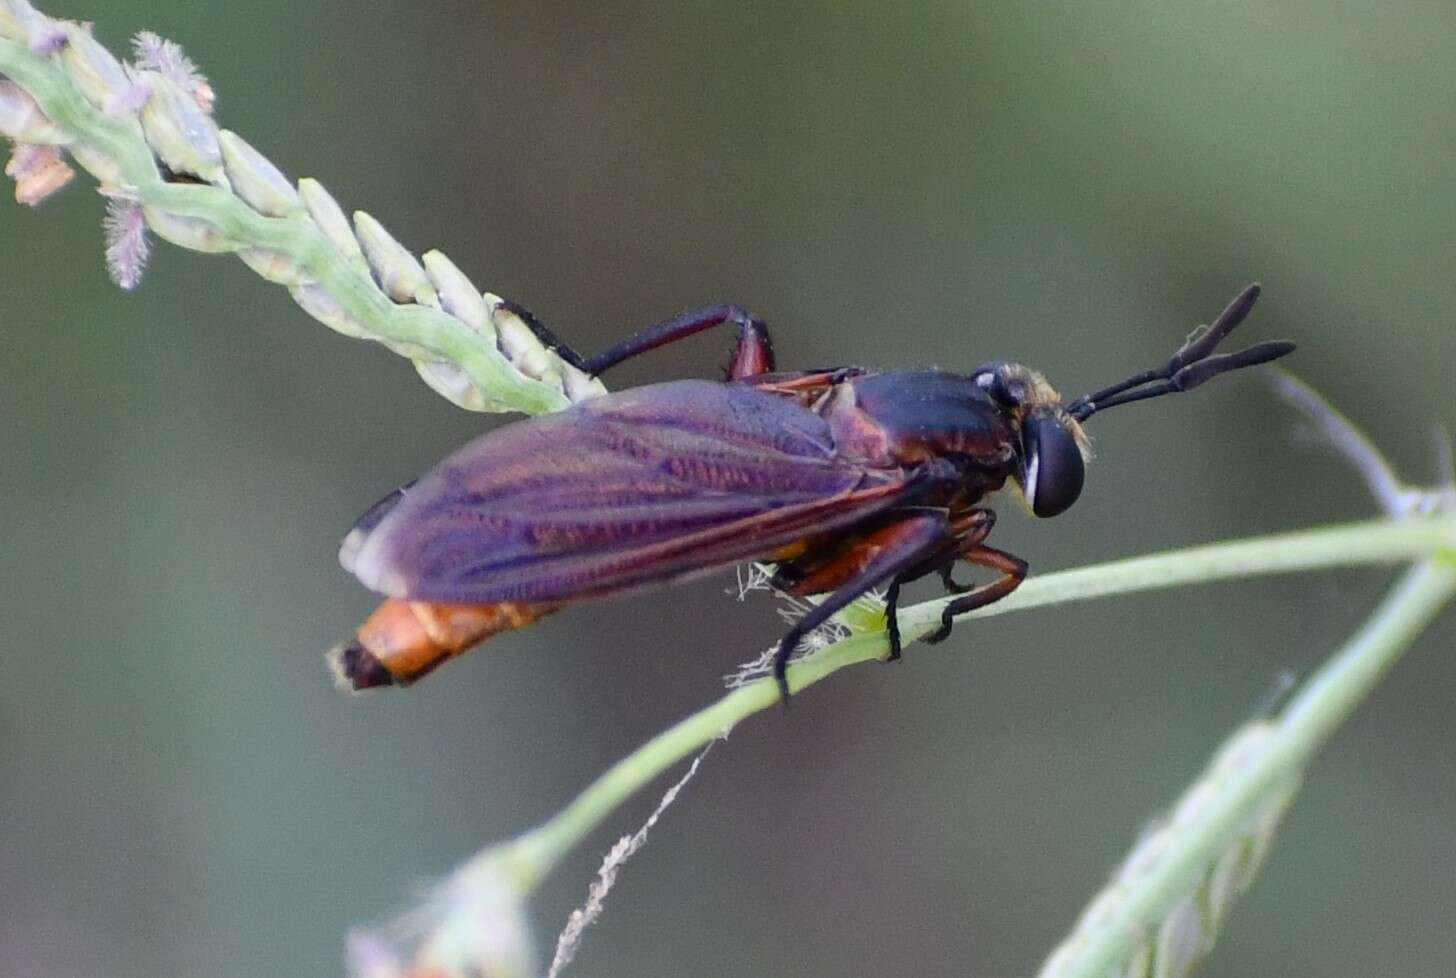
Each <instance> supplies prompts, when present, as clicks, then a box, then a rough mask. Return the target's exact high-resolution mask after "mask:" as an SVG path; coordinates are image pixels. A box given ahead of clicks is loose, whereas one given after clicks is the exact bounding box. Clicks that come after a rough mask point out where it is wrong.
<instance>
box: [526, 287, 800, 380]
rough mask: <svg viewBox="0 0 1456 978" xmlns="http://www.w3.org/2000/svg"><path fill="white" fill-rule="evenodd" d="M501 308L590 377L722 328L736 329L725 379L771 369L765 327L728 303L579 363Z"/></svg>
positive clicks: (544, 330)
mask: <svg viewBox="0 0 1456 978" xmlns="http://www.w3.org/2000/svg"><path fill="white" fill-rule="evenodd" d="M505 307H506V308H507V309H509V310H510V311H511V312H513V313H515V314H516V315H517V316H520V317H521V320H522V321H523V322H524V323H525V324H526V325H527V326H529V327H530V328H531V332H533V333H535V334H536V336H537V338H538V339H540V340H541V342H542V343H545V344H546V345H547V346H549V347H551V348H552V349H554V350H555V351H556V352H557V354H558V355H559V356H560V357H561V359H563V360H565V361H566V362H567V363H569V364H571V365H572V366H573V367H576V368H577V369H578V370H583V371H585V372H586V373H589V374H591V375H592V376H593V377H595V376H596V375H597V374H600V373H602V372H603V371H605V370H608V369H610V368H611V367H615V366H616V365H617V364H619V363H621V362H622V361H623V360H630V359H631V358H632V357H635V356H637V355H638V354H640V353H646V352H647V351H648V350H655V349H657V348H658V347H659V346H666V345H667V344H668V343H673V342H676V341H677V340H680V339H684V338H686V337H688V336H692V335H693V334H694V333H701V332H702V331H703V330H705V329H712V328H713V327H714V326H723V325H725V324H728V323H732V324H733V325H734V326H736V327H738V343H737V345H736V346H734V348H733V359H732V361H731V362H730V363H729V364H728V379H729V380H740V379H742V378H744V377H752V376H755V375H757V374H766V373H772V372H773V369H774V354H773V342H772V341H771V340H770V339H769V335H768V327H767V326H766V325H764V322H763V320H761V319H756V318H754V317H753V316H751V315H749V313H748V311H747V310H745V309H743V308H741V307H739V306H735V305H731V304H728V303H723V304H720V305H716V306H705V307H704V308H702V309H693V310H691V311H689V312H685V313H681V314H680V315H677V316H674V317H672V318H671V319H668V320H664V321H663V322H660V323H657V324H656V325H653V326H648V327H647V328H646V329H644V330H642V331H641V332H638V333H634V334H633V335H631V336H629V337H627V338H626V339H625V340H623V341H622V342H620V343H618V344H617V345H616V346H614V347H611V348H610V349H606V350H603V351H602V352H601V353H598V354H597V355H596V356H594V357H583V356H582V355H581V354H579V353H577V352H576V351H575V350H573V349H572V348H571V347H569V346H567V345H566V344H565V343H563V342H561V340H560V338H559V337H557V335H556V334H555V333H554V332H553V331H552V330H551V329H550V328H549V327H548V326H547V325H546V324H545V323H543V322H541V320H539V319H537V318H536V317H535V315H533V314H532V313H531V311H530V310H529V309H527V308H525V307H524V306H522V305H520V304H519V303H516V302H512V301H511V300H509V299H507V300H505Z"/></svg>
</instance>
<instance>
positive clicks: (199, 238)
mask: <svg viewBox="0 0 1456 978" xmlns="http://www.w3.org/2000/svg"><path fill="white" fill-rule="evenodd" d="M142 211H143V212H144V213H145V214H146V215H147V225H148V226H149V227H151V229H152V230H153V231H155V232H156V233H157V237H159V238H161V239H162V240H163V241H170V242H172V244H174V245H177V246H178V247H179V248H188V249H190V250H192V251H203V252H208V253H211V254H216V253H218V252H224V251H236V250H237V248H238V245H237V242H235V241H232V240H230V239H229V238H228V237H227V235H225V234H223V233H222V232H221V231H219V230H218V229H217V228H216V227H214V226H213V225H212V224H209V223H208V222H207V221H204V220H203V219H202V218H200V217H179V216H177V215H175V214H168V213H167V212H166V211H162V210H158V209H157V208H155V207H151V206H147V205H143V207H142Z"/></svg>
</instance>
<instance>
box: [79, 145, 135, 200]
mask: <svg viewBox="0 0 1456 978" xmlns="http://www.w3.org/2000/svg"><path fill="white" fill-rule="evenodd" d="M66 149H67V151H69V152H70V154H71V157H72V159H74V160H75V161H76V162H77V163H80V164H81V166H82V167H83V168H85V170H86V172H87V173H89V174H91V175H92V176H93V177H95V178H96V182H97V183H99V184H101V187H100V190H101V192H102V193H103V194H104V193H106V192H107V190H108V188H110V189H115V188H118V187H121V186H122V185H123V184H124V183H125V182H126V181H125V180H124V179H123V178H122V175H121V164H120V163H118V162H117V161H116V158H115V157H114V156H108V155H107V154H106V153H105V152H103V151H102V150H99V149H97V148H96V147H94V146H92V145H91V144H90V143H72V144H71V145H70V146H67V147H66Z"/></svg>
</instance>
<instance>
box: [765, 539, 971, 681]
mask: <svg viewBox="0 0 1456 978" xmlns="http://www.w3.org/2000/svg"><path fill="white" fill-rule="evenodd" d="M873 538H874V540H875V541H876V545H875V546H873V547H867V546H864V545H861V546H860V547H857V548H855V549H854V550H852V551H850V552H849V553H847V554H845V555H844V556H843V558H841V560H840V561H837V562H836V564H837V565H851V564H852V565H853V566H855V568H856V572H855V573H854V574H853V575H852V576H850V577H849V579H848V580H845V581H843V583H841V584H839V585H838V586H837V587H836V589H835V591H834V592H833V593H832V594H830V595H829V596H828V597H827V598H825V599H824V600H823V601H822V602H820V603H819V604H817V605H815V606H814V607H813V608H812V609H810V611H809V613H808V614H807V615H805V616H804V617H803V619H801V620H800V621H798V622H797V623H796V624H795V625H794V627H793V628H791V629H789V633H788V634H787V635H785V636H784V639H783V641H782V642H780V643H779V648H778V652H777V653H776V654H775V655H774V681H775V682H777V683H778V684H779V693H780V694H781V695H782V696H783V699H784V702H785V703H787V702H788V701H789V684H788V680H787V679H786V678H785V670H786V669H787V668H788V664H789V656H790V655H792V654H793V652H794V649H796V648H797V647H798V645H799V640H800V639H802V638H803V637H804V636H805V635H807V634H809V633H810V632H812V631H813V630H814V629H816V628H818V627H819V626H820V625H822V624H824V623H825V622H826V621H828V620H829V619H830V617H831V616H833V615H834V614H835V613H836V612H838V611H839V610H840V609H842V608H844V607H845V606H846V605H848V604H849V603H850V602H851V601H853V600H854V599H855V598H857V597H859V596H860V595H861V594H864V593H865V592H866V591H868V590H870V588H873V587H877V586H879V585H880V584H882V583H884V582H885V581H890V582H891V587H894V586H895V584H894V582H896V581H898V580H900V578H901V575H902V574H904V573H905V572H906V571H909V570H911V569H912V568H915V567H919V566H922V565H923V564H924V563H925V561H926V560H927V559H929V558H930V557H931V556H932V555H934V554H935V553H937V552H938V551H940V550H941V549H942V548H943V547H944V546H945V544H946V523H945V519H944V516H943V515H934V514H930V513H926V514H925V515H917V516H911V517H910V518H908V519H905V520H902V521H900V522H898V523H893V524H891V525H890V526H887V527H884V528H882V529H881V530H879V531H877V532H876V533H875V534H874V537H873ZM835 576H836V577H837V576H839V575H838V574H837V573H836V574H835ZM826 579H827V578H826ZM897 596H898V592H897ZM892 634H893V635H894V636H896V637H898V635H899V630H898V628H896V630H895V631H894V632H893V633H892Z"/></svg>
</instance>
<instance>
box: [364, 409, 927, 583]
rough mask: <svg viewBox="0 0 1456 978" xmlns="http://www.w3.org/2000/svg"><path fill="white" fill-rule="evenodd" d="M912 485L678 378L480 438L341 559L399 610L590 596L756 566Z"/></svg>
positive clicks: (795, 423)
mask: <svg viewBox="0 0 1456 978" xmlns="http://www.w3.org/2000/svg"><path fill="white" fill-rule="evenodd" d="M913 486H914V483H913V481H912V480H910V479H909V478H907V476H906V474H905V473H904V472H903V471H901V470H898V469H895V470H877V469H870V468H866V467H865V466H863V465H859V464H855V463H852V462H847V461H845V460H843V459H841V458H839V457H838V456H837V455H836V452H835V449H834V444H833V441H832V439H831V437H830V432H829V428H828V426H827V425H826V424H825V423H824V421H823V419H821V418H820V417H819V416H818V415H816V414H814V413H813V412H812V411H809V410H806V409H804V408H802V407H799V406H798V404H796V403H795V402H793V401H791V400H788V399H785V398H782V397H779V396H776V395H772V394H766V393H764V392H762V391H757V390H754V389H753V388H751V387H747V386H742V385H736V384H715V383H711V382H707V381H695V380H685V381H675V382H672V383H667V384H655V385H651V386H648V387H638V388H633V389H630V390H627V391H623V392H621V393H619V394H611V395H608V396H606V397H601V398H596V399H593V400H590V401H586V402H584V403H582V404H578V405H576V406H575V407H573V408H571V409H569V410H567V411H562V412H560V413H558V414H551V415H544V416H542V417H537V418H528V419H526V420H524V421H517V422H515V423H513V424H508V425H506V426H504V427H502V428H499V429H497V430H495V431H492V432H490V433H489V434H486V435H483V436H482V437H480V438H477V439H476V440H475V441H473V442H471V443H470V444H468V445H466V446H465V447H464V448H462V449H461V450H460V451H458V452H456V453H455V454H454V455H451V456H450V457H449V458H447V459H446V460H445V461H444V462H442V463H441V464H440V465H439V467H437V468H436V469H435V470H434V471H432V472H430V473H428V474H427V475H425V476H424V477H423V478H421V479H420V480H419V481H418V482H417V483H416V484H415V485H413V486H412V487H410V488H408V489H407V490H402V491H401V492H399V493H397V494H396V497H397V498H396V499H395V501H394V502H393V505H392V507H391V506H388V500H386V501H385V503H382V504H380V505H379V506H376V507H374V508H373V509H371V510H370V511H369V513H368V514H366V516H365V518H364V519H363V520H361V521H360V524H359V525H358V526H357V527H356V528H355V530H354V532H352V533H351V534H350V535H349V537H348V539H346V540H345V541H344V546H343V548H342V550H341V551H340V555H339V558H340V560H341V562H342V563H343V564H344V566H345V567H346V568H348V569H349V570H351V571H352V572H353V573H354V574H355V575H356V576H357V577H358V578H359V579H360V580H361V581H362V582H363V583H364V584H365V585H366V586H367V587H369V588H371V589H372V590H375V591H379V592H381V593H383V594H387V595H390V596H391V597H397V598H408V599H413V600H420V601H445V602H459V603H472V604H474V603H480V604H485V603H492V602H498V601H526V602H542V601H560V600H569V599H573V598H584V597H593V596H599V595H605V594H613V593H617V592H620V591H625V590H629V589H632V588H638V587H643V586H646V585H650V584H657V583H663V582H666V581H671V580H675V579H679V578H682V577H686V576H690V575H692V574H694V573H697V572H701V571H705V570H711V569H714V568H717V567H722V566H725V565H730V564H733V563H737V562H739V561H743V560H747V559H750V558H753V557H761V556H764V555H766V554H768V553H769V552H771V551H773V550H775V549H777V548H779V547H782V546H784V545H786V544H789V543H792V542H794V541H796V540H798V539H800V538H802V537H804V536H806V535H809V534H811V533H819V532H824V531H832V530H834V529H838V528H841V527H844V526H847V525H849V524H851V523H854V522H857V521H859V520H861V519H864V518H865V517H866V516H869V515H871V514H872V513H875V512H877V511H879V510H882V509H884V508H886V507H888V506H891V505H894V504H895V503H896V502H897V501H900V500H902V499H904V498H905V496H906V495H907V493H909V492H910V491H911V490H912V488H913ZM382 510H383V511H382Z"/></svg>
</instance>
